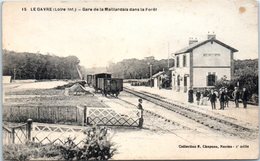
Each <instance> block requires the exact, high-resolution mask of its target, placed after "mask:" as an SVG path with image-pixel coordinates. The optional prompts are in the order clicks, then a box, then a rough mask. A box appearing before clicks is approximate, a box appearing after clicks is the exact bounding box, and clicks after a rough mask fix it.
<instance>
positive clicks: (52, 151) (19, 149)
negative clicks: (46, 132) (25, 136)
mask: <svg viewBox="0 0 260 161" xmlns="http://www.w3.org/2000/svg"><path fill="white" fill-rule="evenodd" d="M59 155H60V150H59V147H58V146H57V145H53V144H46V145H43V144H40V143H33V142H27V143H26V144H11V145H5V146H4V148H3V156H4V160H12V161H27V160H30V158H50V157H55V156H59Z"/></svg>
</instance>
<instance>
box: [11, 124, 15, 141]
mask: <svg viewBox="0 0 260 161" xmlns="http://www.w3.org/2000/svg"><path fill="white" fill-rule="evenodd" d="M14 134H15V130H14V128H12V133H11V137H12V144H14V141H15V140H14V139H15V136H14Z"/></svg>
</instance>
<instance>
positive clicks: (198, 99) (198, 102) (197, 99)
mask: <svg viewBox="0 0 260 161" xmlns="http://www.w3.org/2000/svg"><path fill="white" fill-rule="evenodd" d="M200 98H201V93H200V91H197V92H196V101H197V105H199V104H200Z"/></svg>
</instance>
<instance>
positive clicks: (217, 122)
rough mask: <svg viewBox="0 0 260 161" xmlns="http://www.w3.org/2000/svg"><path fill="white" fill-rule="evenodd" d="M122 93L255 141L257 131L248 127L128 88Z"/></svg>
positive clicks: (209, 126)
mask: <svg viewBox="0 0 260 161" xmlns="http://www.w3.org/2000/svg"><path fill="white" fill-rule="evenodd" d="M124 91H125V92H127V93H130V94H132V95H135V96H137V97H140V98H142V99H144V100H147V101H149V102H151V103H154V104H156V105H159V106H161V107H163V108H166V109H168V110H170V111H172V112H175V113H177V114H179V115H182V116H184V117H186V118H188V119H191V120H193V121H195V122H197V123H199V124H202V125H204V126H206V127H208V128H210V129H212V130H216V131H220V132H224V133H227V134H230V135H232V136H238V137H240V138H244V139H255V138H256V137H257V136H258V130H257V129H252V128H248V127H244V126H242V125H238V124H235V123H233V122H230V121H227V120H224V119H221V118H217V117H214V116H210V115H208V114H205V113H202V112H200V111H197V110H194V109H191V108H187V107H184V106H181V105H177V104H174V103H172V102H168V101H166V100H162V99H161V98H160V97H156V96H154V95H152V94H148V93H142V92H139V91H135V90H132V89H129V88H125V87H124Z"/></svg>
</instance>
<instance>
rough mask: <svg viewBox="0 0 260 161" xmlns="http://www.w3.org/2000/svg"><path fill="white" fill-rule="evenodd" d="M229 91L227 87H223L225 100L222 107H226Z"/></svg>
mask: <svg viewBox="0 0 260 161" xmlns="http://www.w3.org/2000/svg"><path fill="white" fill-rule="evenodd" d="M229 99H230V98H229V92H228V89H227V88H225V102H224V107H228V102H229Z"/></svg>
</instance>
